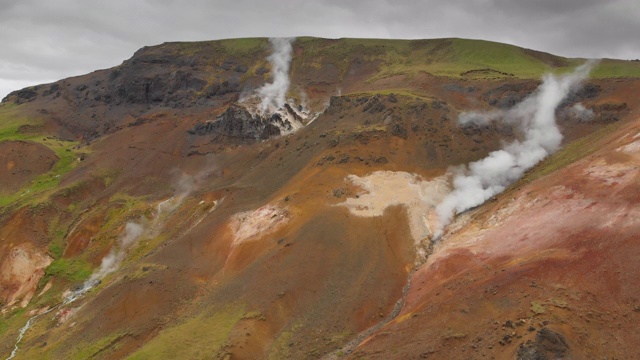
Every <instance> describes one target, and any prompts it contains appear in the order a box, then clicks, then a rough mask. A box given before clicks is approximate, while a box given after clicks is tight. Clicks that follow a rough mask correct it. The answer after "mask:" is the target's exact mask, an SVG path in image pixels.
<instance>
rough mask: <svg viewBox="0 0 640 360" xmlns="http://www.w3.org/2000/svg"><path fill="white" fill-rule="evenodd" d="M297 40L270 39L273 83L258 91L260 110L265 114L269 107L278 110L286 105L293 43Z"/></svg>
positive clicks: (269, 58)
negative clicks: (260, 100) (260, 99)
mask: <svg viewBox="0 0 640 360" xmlns="http://www.w3.org/2000/svg"><path fill="white" fill-rule="evenodd" d="M294 40H295V38H270V39H269V42H270V43H271V46H272V48H273V53H272V54H271V55H269V57H268V58H267V59H268V60H269V62H270V63H271V74H272V75H271V76H272V79H273V80H272V82H271V83H268V84H265V85H264V86H262V87H261V88H260V89H258V95H259V96H260V97H262V103H261V104H260V110H261V111H262V112H263V113H264V112H265V111H266V110H267V109H268V108H269V106H273V107H275V108H276V109H279V108H281V107H282V106H283V105H284V103H285V97H286V95H287V91H288V90H289V84H290V81H289V65H290V64H291V51H292V47H291V43H292V42H293V41H294Z"/></svg>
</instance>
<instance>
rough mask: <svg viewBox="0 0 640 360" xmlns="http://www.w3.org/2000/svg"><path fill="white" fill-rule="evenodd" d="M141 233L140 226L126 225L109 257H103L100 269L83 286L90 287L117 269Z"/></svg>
mask: <svg viewBox="0 0 640 360" xmlns="http://www.w3.org/2000/svg"><path fill="white" fill-rule="evenodd" d="M143 232H144V227H143V226H142V225H141V224H137V223H134V222H129V223H127V225H126V226H125V227H124V232H123V234H122V235H121V236H120V239H119V240H118V243H117V244H116V245H115V246H114V247H112V248H111V251H110V252H109V255H107V256H105V257H104V258H103V259H102V263H101V264H100V268H99V269H98V270H97V271H96V272H94V273H93V274H92V275H91V277H90V278H89V280H87V282H86V283H85V285H90V286H92V285H93V284H95V283H96V282H98V281H99V280H101V279H103V278H104V277H105V276H107V275H109V274H111V273H112V272H114V271H116V269H118V266H120V263H121V262H122V260H124V257H125V255H126V253H127V249H128V248H129V247H131V245H133V244H135V243H136V241H137V240H138V239H139V238H140V236H141V235H142V233H143Z"/></svg>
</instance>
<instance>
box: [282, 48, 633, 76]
mask: <svg viewBox="0 0 640 360" xmlns="http://www.w3.org/2000/svg"><path fill="white" fill-rule="evenodd" d="M294 46H299V47H300V48H301V49H302V53H303V54H304V56H303V58H302V59H296V57H294V58H293V65H292V67H293V68H295V69H299V71H300V70H304V68H305V67H314V66H315V67H317V66H318V64H322V63H327V62H328V63H332V64H334V65H336V66H338V67H339V68H340V69H341V71H342V72H343V73H344V71H345V70H346V67H348V66H349V64H350V63H351V62H352V60H353V59H355V58H361V59H364V60H367V61H379V62H380V66H379V72H378V73H377V74H375V75H374V76H373V77H372V78H371V79H370V81H376V80H379V79H384V78H387V77H389V76H396V75H405V76H408V77H411V76H414V75H416V74H418V73H420V72H426V73H430V74H432V75H436V76H446V77H454V78H474V79H485V80H496V79H504V78H519V79H537V78H540V77H541V76H542V75H543V74H545V73H548V72H551V73H563V72H567V71H571V70H572V69H573V68H574V67H575V66H577V65H579V64H581V63H582V62H584V61H585V60H584V59H570V58H564V57H560V56H555V55H551V54H546V53H542V52H537V51H532V50H527V49H523V48H520V47H517V46H513V45H508V44H502V43H496V42H491V41H484V40H469V39H456V38H453V39H431V40H386V39H339V40H329V39H317V38H298V40H297V41H296V43H295V45H294ZM301 62H302V63H301ZM296 63H297V64H296ZM294 65H295V66H294ZM473 70H489V71H485V72H472V73H469V74H465V73H466V72H469V71H473ZM500 73H504V74H500ZM593 77H595V78H611V77H614V78H615V77H640V62H632V61H622V60H603V61H602V62H601V63H600V64H599V65H598V66H597V67H596V69H595V70H594V72H593Z"/></svg>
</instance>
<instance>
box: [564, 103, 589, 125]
mask: <svg viewBox="0 0 640 360" xmlns="http://www.w3.org/2000/svg"><path fill="white" fill-rule="evenodd" d="M569 112H570V113H571V115H573V117H575V118H576V119H578V121H581V122H589V121H591V120H592V119H593V117H594V116H595V114H594V113H593V110H591V109H587V108H586V107H584V105H582V103H577V104H575V105H573V106H572V107H571V108H570V109H569Z"/></svg>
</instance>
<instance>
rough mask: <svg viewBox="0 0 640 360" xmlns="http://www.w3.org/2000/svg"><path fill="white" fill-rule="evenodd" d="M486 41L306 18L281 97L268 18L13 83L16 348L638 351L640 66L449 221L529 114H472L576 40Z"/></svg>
mask: <svg viewBox="0 0 640 360" xmlns="http://www.w3.org/2000/svg"><path fill="white" fill-rule="evenodd" d="M468 45H469V43H468V41H466V40H460V39H441V40H429V41H426V40H425V41H386V40H354V39H342V40H327V39H310V38H301V39H297V40H296V42H294V43H293V49H292V60H291V67H290V71H289V74H288V75H289V79H290V81H291V86H290V87H289V91H288V92H287V94H286V101H285V103H284V104H283V105H282V106H281V107H280V108H277V109H268V111H261V109H260V104H261V103H260V100H261V99H259V98H256V97H255V96H256V94H258V93H259V92H257V91H256V90H257V89H258V88H260V87H261V86H263V85H264V84H266V83H268V82H269V81H271V80H272V79H271V75H272V74H271V68H270V65H269V63H268V61H267V60H266V57H267V56H268V54H269V52H270V47H269V43H268V41H267V40H266V39H241V40H229V41H217V42H204V43H193V44H190V43H167V44H162V45H159V46H154V47H149V48H144V49H141V50H140V51H138V52H137V53H136V54H135V55H134V56H133V57H132V58H131V59H129V60H127V61H125V62H124V63H123V64H121V65H119V66H117V67H115V68H112V69H106V70H100V71H96V72H94V73H91V74H87V75H84V76H80V77H75V78H70V79H64V80H61V81H58V82H56V83H53V84H46V85H41V86H37V87H33V88H29V89H24V90H20V91H16V92H14V93H12V94H10V95H9V96H8V97H7V98H5V99H4V100H3V103H2V104H1V105H0V149H9V150H12V149H13V150H15V149H20V153H21V156H13V155H11V153H10V154H9V155H11V156H9V155H7V156H5V157H2V156H0V161H2V162H4V163H0V171H4V169H7V172H1V173H0V179H3V181H4V180H5V179H7V181H10V184H11V190H10V191H8V190H5V189H4V188H3V189H1V190H0V261H1V264H0V269H2V273H1V274H0V297H1V299H0V300H1V301H2V303H1V306H2V308H3V315H2V316H3V319H2V321H3V324H6V326H1V327H0V351H2V352H3V353H7V354H8V353H10V352H11V350H12V349H13V346H14V344H15V340H16V337H17V334H18V332H19V329H20V328H21V327H22V326H23V325H24V324H25V323H26V322H27V320H28V319H29V317H30V316H32V315H36V314H41V315H40V316H39V317H38V318H37V319H36V320H37V321H35V325H33V326H32V327H31V328H30V329H29V330H28V331H26V333H25V336H24V338H23V340H22V341H21V343H20V344H19V351H18V353H17V356H16V359H18V358H68V357H71V358H74V357H77V358H127V357H131V358H185V359H188V358H203V357H205V358H206V357H216V358H238V359H255V358H340V357H352V358H360V357H366V358H384V359H389V358H431V357H433V358H443V357H452V358H482V357H487V358H490V357H493V358H500V359H506V358H519V359H533V358H545V357H548V358H553V357H565V358H601V357H604V356H607V357H617V358H637V357H638V356H639V355H640V354H639V353H638V350H637V349H638V346H636V345H638V344H640V337H638V335H637V332H636V331H634V329H635V328H634V326H635V324H636V323H637V322H636V321H634V317H635V316H637V315H636V314H637V313H638V307H639V306H640V305H639V304H638V303H637V301H636V299H638V298H640V294H638V289H640V286H636V285H638V284H636V282H637V280H636V279H638V278H640V267H638V264H637V261H635V259H636V258H637V253H638V251H640V244H638V242H637V241H636V239H638V238H639V236H638V235H640V230H639V229H638V222H637V218H638V216H637V215H638V214H636V213H637V210H636V209H637V208H638V202H640V197H638V196H637V195H638V193H640V189H638V184H640V181H639V176H640V174H638V164H639V163H640V162H639V161H640V160H639V159H638V151H639V150H640V146H639V145H638V141H639V139H640V135H639V134H640V123H639V119H640V103H639V102H638V99H636V98H635V94H636V93H637V91H638V89H640V80H638V77H637V74H640V67H638V68H637V69H636V67H634V66H638V65H637V64H634V63H627V62H615V61H603V62H602V63H601V65H599V67H598V68H596V69H595V70H594V72H593V74H594V77H593V78H591V79H589V80H587V81H586V82H585V83H584V84H583V86H582V87H581V88H580V89H577V90H576V91H573V92H571V93H570V94H569V95H568V96H567V97H566V98H565V99H564V100H563V101H562V103H561V104H560V105H559V106H558V107H557V109H556V110H555V119H556V121H557V123H558V125H559V128H560V130H561V132H562V134H563V136H564V142H563V144H562V149H561V150H560V151H559V152H557V153H556V154H554V155H552V156H550V157H548V158H547V159H546V160H544V161H543V162H542V163H540V164H539V165H538V166H536V167H534V168H533V169H531V170H529V171H528V172H526V173H525V175H524V177H523V178H522V179H521V180H520V181H519V182H517V183H515V184H514V185H513V186H512V187H510V188H509V189H507V190H506V191H505V192H504V193H502V194H498V195H496V196H494V197H493V198H491V199H489V200H488V201H487V202H486V203H485V204H483V205H481V206H479V207H477V208H474V209H471V210H469V211H467V212H464V213H463V214H460V215H459V216H458V217H457V218H455V219H454V221H453V222H452V224H451V225H450V226H449V227H448V228H447V229H446V231H445V232H444V234H443V236H442V237H441V238H440V239H439V240H438V241H432V240H433V238H432V236H431V234H432V231H433V229H432V226H433V224H434V214H433V207H434V205H435V204H437V203H438V202H439V201H440V200H442V198H443V196H445V195H446V194H447V193H448V191H450V189H451V186H452V184H451V181H450V180H451V176H452V170H451V169H456V168H457V167H459V166H460V165H463V164H467V163H470V162H472V161H476V160H479V159H482V158H484V157H486V156H487V154H489V153H490V152H492V151H495V150H498V149H501V148H502V147H503V144H504V143H505V142H510V141H513V140H516V139H522V138H523V133H522V128H521V127H520V126H518V124H516V123H513V122H501V121H488V122H484V123H482V122H468V123H465V124H460V123H459V121H458V119H459V118H460V117H461V115H462V114H465V113H468V112H470V111H480V112H483V113H494V114H503V113H504V111H505V110H507V109H510V108H512V107H513V106H514V105H516V104H518V103H519V102H520V101H521V100H523V99H525V98H526V97H527V96H529V95H531V94H532V93H534V92H535V91H536V89H537V88H538V86H539V85H540V77H541V75H542V73H534V72H532V71H531V70H530V69H531V68H533V69H545V68H546V69H548V70H549V71H554V72H562V71H565V70H566V71H570V69H571V68H572V67H573V66H572V65H574V64H577V63H578V61H577V60H574V59H564V58H559V57H554V56H552V55H549V54H540V53H535V52H531V51H529V50H524V49H518V48H512V47H509V46H507V45H500V44H492V45H491V46H492V48H491V49H490V51H496V48H495V47H500V46H504V47H505V48H504V49H506V50H508V51H510V53H513V54H519V55H518V56H516V57H514V61H515V62H516V63H515V64H513V65H509V64H507V65H505V64H500V65H499V66H498V65H496V64H492V63H491V62H490V61H489V60H484V58H483V52H482V51H481V49H482V47H478V46H475V45H478V44H475V43H474V47H473V49H476V50H475V52H474V58H473V59H471V60H465V59H464V54H466V52H465V51H461V49H464V46H468ZM478 49H480V50H478ZM500 49H502V48H500ZM504 49H503V50H504ZM506 50H505V51H506ZM488 51H489V50H488ZM452 54H453V55H455V56H453V55H452ZM487 58H488V59H492V57H487ZM532 64H533V65H535V66H533V67H530V68H529V67H527V66H531V65H532ZM445 65H446V66H445ZM523 69H524V70H527V69H529V70H527V71H524V70H523ZM611 69H614V70H616V71H615V72H614V71H613V70H611ZM621 69H622V70H621ZM623 70H624V71H623ZM612 73H615V74H621V73H623V74H625V75H624V76H622V77H617V78H612V77H611V75H610V74H612ZM132 224H133V225H132ZM131 229H136V232H135V234H132V233H131ZM134 235H135V236H134ZM92 274H93V276H92ZM96 274H97V275H96ZM98 278H99V279H98ZM96 279H98V280H97V281H96ZM87 281H89V283H87ZM87 284H89V286H87ZM65 299H66V300H65ZM69 299H73V301H71V300H69ZM56 306H59V307H56ZM53 308H55V310H51V309H53ZM23 309H24V310H23ZM49 310H51V311H49ZM159 314H161V316H160V315H159Z"/></svg>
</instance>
